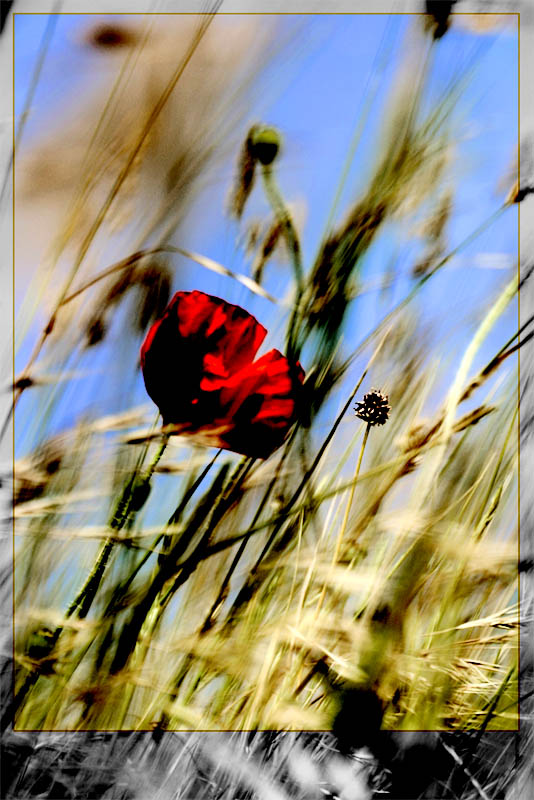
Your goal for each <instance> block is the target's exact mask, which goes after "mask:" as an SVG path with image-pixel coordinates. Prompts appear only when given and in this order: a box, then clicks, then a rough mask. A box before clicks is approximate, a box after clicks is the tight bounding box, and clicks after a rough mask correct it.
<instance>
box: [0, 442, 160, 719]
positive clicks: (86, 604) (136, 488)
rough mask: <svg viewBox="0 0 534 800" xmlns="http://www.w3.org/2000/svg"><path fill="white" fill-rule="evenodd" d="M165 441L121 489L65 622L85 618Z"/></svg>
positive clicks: (24, 691)
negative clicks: (106, 533)
mask: <svg viewBox="0 0 534 800" xmlns="http://www.w3.org/2000/svg"><path fill="white" fill-rule="evenodd" d="M168 441H169V436H168V435H165V436H164V438H163V441H162V443H161V445H160V447H159V448H158V450H157V451H156V453H155V455H154V457H153V459H152V461H151V462H150V464H149V466H148V469H147V471H146V472H145V474H144V475H143V476H142V477H141V479H140V480H138V479H137V470H136V472H135V473H134V475H133V476H132V477H131V478H130V479H129V480H128V481H127V483H126V485H125V486H124V488H123V490H122V493H121V495H120V497H119V499H118V501H117V503H116V505H115V509H114V511H113V513H112V515H111V517H110V520H109V523H108V524H109V526H110V527H111V528H112V529H113V531H114V535H113V536H109V537H108V538H107V539H106V540H105V542H104V544H103V545H102V547H101V549H100V553H99V554H98V556H97V559H96V561H95V564H94V566H93V569H92V570H91V573H90V575H89V576H88V578H87V579H86V581H85V583H84V585H83V586H82V588H81V589H80V591H79V592H78V594H77V595H76V597H75V598H74V600H73V601H72V602H71V604H70V605H69V607H68V608H67V610H66V612H65V618H66V619H69V618H70V617H72V616H76V617H78V618H79V619H83V618H84V617H86V616H87V614H88V612H89V609H90V608H91V605H92V603H93V600H94V598H95V596H96V593H97V591H98V588H99V586H100V583H101V581H102V577H103V575H104V572H105V569H106V567H107V565H108V562H109V559H110V556H111V553H112V552H113V549H114V546H115V544H116V542H117V540H116V533H117V531H120V530H121V529H122V528H123V527H124V525H125V524H126V522H127V521H128V519H129V517H130V514H131V512H132V511H133V512H137V511H138V510H139V509H140V508H141V507H142V506H143V505H144V503H145V501H146V499H147V497H148V490H149V484H150V480H151V478H152V475H153V474H154V470H155V469H156V467H157V465H158V463H159V460H160V459H161V456H162V455H163V453H164V451H165V448H166V446H167V442H168ZM62 633H63V625H58V626H57V627H56V628H55V630H54V632H53V634H52V635H51V636H50V637H49V639H48V647H49V651H50V652H52V651H53V649H54V647H55V646H56V644H57V642H58V640H59V638H60V636H61V634H62ZM39 675H40V670H39V669H38V668H35V669H33V670H32V671H31V672H29V673H28V675H27V676H26V679H25V680H24V683H23V684H22V686H21V687H20V689H19V691H18V692H17V693H16V695H15V696H14V697H13V700H12V702H11V703H10V705H9V706H8V708H7V709H6V712H5V713H4V715H3V716H2V720H1V723H0V730H2V731H3V730H5V728H6V727H7V725H9V724H10V723H11V724H13V723H14V721H15V714H16V712H17V711H18V709H19V708H20V707H21V705H22V703H23V702H24V700H25V698H26V696H27V695H28V694H29V692H30V691H31V690H32V688H33V687H34V686H35V684H36V683H37V680H38V679H39Z"/></svg>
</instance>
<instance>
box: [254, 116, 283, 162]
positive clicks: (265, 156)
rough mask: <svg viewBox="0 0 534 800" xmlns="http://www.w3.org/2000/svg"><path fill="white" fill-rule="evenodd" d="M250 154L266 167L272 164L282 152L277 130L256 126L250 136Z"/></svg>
mask: <svg viewBox="0 0 534 800" xmlns="http://www.w3.org/2000/svg"><path fill="white" fill-rule="evenodd" d="M248 141H249V152H250V154H251V156H252V158H254V159H255V160H257V161H259V162H260V163H261V164H263V165H264V166H267V165H268V164H272V163H273V161H274V159H275V158H276V156H277V155H278V151H279V150H280V145H281V139H280V134H279V133H278V131H277V130H276V128H271V127H269V126H267V125H265V126H264V125H255V126H254V127H253V128H251V129H250V131H249V134H248Z"/></svg>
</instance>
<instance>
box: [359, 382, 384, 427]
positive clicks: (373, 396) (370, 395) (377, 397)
mask: <svg viewBox="0 0 534 800" xmlns="http://www.w3.org/2000/svg"><path fill="white" fill-rule="evenodd" d="M354 410H355V413H356V416H357V417H359V418H360V419H363V421H364V422H367V423H368V424H369V425H384V424H385V423H386V422H387V421H388V418H389V412H390V411H391V408H390V406H389V404H388V396H387V395H385V394H382V392H380V391H379V390H378V389H371V391H370V392H367V394H364V396H363V402H361V403H356V406H355V409H354Z"/></svg>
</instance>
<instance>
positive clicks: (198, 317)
mask: <svg viewBox="0 0 534 800" xmlns="http://www.w3.org/2000/svg"><path fill="white" fill-rule="evenodd" d="M266 335H267V331H266V330H265V328H264V327H263V325H260V323H259V322H258V321H257V320H256V319H255V318H254V317H253V316H252V315H251V314H249V313H248V312H247V311H244V310H243V309H242V308H240V307H239V306H234V305H231V304H230V303H226V302H225V301H224V300H221V299H220V298H219V297H212V296H211V295H208V294H204V292H197V291H195V292H177V294H175V295H174V297H173V298H172V300H171V302H170V303H169V305H168V306H167V308H166V310H165V312H164V314H163V317H162V318H161V319H159V320H158V321H157V322H155V323H154V325H153V326H152V327H151V329H150V330H149V332H148V334H147V336H146V338H145V341H144V342H143V345H142V347H141V368H142V370H143V377H144V379H145V386H146V390H147V392H148V394H149V395H150V397H151V398H152V400H153V401H154V402H155V404H156V405H157V406H158V408H159V410H160V412H161V415H162V418H163V424H164V425H172V426H173V428H174V429H175V432H176V433H179V434H186V435H190V436H192V437H193V438H194V439H195V441H202V442H203V443H205V444H208V445H211V446H214V447H224V448H226V449H228V450H233V451H234V452H236V453H243V454H244V455H248V456H255V457H258V458H267V456H269V455H270V454H271V453H272V452H273V451H274V450H276V449H277V448H278V447H280V445H281V444H282V443H283V441H284V439H285V438H286V436H287V433H288V431H289V429H290V427H291V425H292V424H293V422H294V421H295V408H296V400H297V394H298V390H299V389H300V386H301V384H302V382H303V380H304V372H303V371H302V368H301V367H300V365H299V364H295V365H291V364H290V363H289V362H288V360H287V358H286V357H285V356H283V355H282V354H281V353H279V352H278V350H270V351H269V352H268V353H266V354H265V355H264V356H261V358H259V359H258V360H257V361H254V358H255V356H256V353H257V351H258V348H259V347H260V345H261V343H262V342H263V340H264V339H265V336H266Z"/></svg>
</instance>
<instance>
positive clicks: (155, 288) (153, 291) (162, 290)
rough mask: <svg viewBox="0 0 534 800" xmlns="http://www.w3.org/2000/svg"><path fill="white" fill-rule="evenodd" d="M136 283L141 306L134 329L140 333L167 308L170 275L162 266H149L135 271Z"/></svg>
mask: <svg viewBox="0 0 534 800" xmlns="http://www.w3.org/2000/svg"><path fill="white" fill-rule="evenodd" d="M136 282H137V284H138V286H139V290H140V294H141V306H140V309H139V312H138V316H137V318H136V319H135V321H134V322H135V327H136V329H137V330H139V331H141V333H142V332H143V331H144V330H146V328H147V327H148V325H149V323H150V322H152V321H153V320H156V319H158V318H159V317H161V316H162V315H163V312H164V311H165V309H166V308H167V305H168V302H169V297H170V294H171V285H172V275H171V272H170V270H169V269H167V267H166V266H165V265H164V264H157V263H156V264H150V265H149V266H148V267H144V268H142V269H139V270H138V271H137V275H136Z"/></svg>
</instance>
